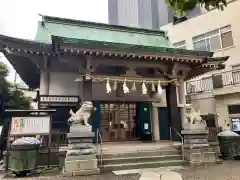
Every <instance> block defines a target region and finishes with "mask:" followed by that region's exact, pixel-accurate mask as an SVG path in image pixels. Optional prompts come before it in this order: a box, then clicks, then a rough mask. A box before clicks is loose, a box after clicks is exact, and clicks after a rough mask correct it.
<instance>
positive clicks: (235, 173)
mask: <svg viewBox="0 0 240 180" xmlns="http://www.w3.org/2000/svg"><path fill="white" fill-rule="evenodd" d="M174 171H176V172H179V173H181V174H182V175H183V180H240V161H224V163H223V164H217V165H211V166H208V167H198V168H185V169H176V170H174ZM2 179H6V180H7V179H8V180H12V179H13V178H2ZM14 179H15V178H14ZM18 179H19V180H35V179H36V180H37V179H38V180H52V179H56V180H139V179H140V174H122V175H115V174H114V173H106V174H100V175H95V176H88V177H87V176H79V177H61V176H57V175H53V174H52V175H46V176H41V177H29V178H18Z"/></svg>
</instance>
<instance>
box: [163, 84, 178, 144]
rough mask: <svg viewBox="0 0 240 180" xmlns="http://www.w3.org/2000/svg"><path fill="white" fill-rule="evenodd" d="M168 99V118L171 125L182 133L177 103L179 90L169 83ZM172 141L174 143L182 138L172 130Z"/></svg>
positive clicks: (167, 88)
mask: <svg viewBox="0 0 240 180" xmlns="http://www.w3.org/2000/svg"><path fill="white" fill-rule="evenodd" d="M166 98H167V107H168V112H169V114H168V118H169V125H170V126H171V127H172V128H174V129H175V130H177V131H178V132H179V133H180V131H181V121H180V112H179V109H178V102H177V89H176V85H174V84H171V83H169V84H168V85H167V87H166ZM171 133H172V139H173V140H174V141H179V140H180V137H179V136H178V135H177V133H176V131H174V130H173V129H172V132H171Z"/></svg>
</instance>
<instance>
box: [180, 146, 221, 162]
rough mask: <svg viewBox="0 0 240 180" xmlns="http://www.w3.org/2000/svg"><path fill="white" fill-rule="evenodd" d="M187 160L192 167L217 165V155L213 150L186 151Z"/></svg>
mask: <svg viewBox="0 0 240 180" xmlns="http://www.w3.org/2000/svg"><path fill="white" fill-rule="evenodd" d="M184 157H185V160H186V161H188V163H189V164H190V165H194V166H196V165H197V166H199V165H207V164H215V163H217V160H218V159H217V155H216V153H215V152H214V151H213V150H212V148H197V149H184Z"/></svg>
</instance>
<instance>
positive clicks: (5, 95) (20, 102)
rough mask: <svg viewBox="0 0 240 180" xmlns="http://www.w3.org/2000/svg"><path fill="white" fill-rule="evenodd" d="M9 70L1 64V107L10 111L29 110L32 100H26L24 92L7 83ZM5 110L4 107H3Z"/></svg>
mask: <svg viewBox="0 0 240 180" xmlns="http://www.w3.org/2000/svg"><path fill="white" fill-rule="evenodd" d="M7 75H8V69H7V67H6V65H5V64H3V63H2V62H0V101H1V106H4V108H9V109H28V108H30V100H29V99H28V98H26V97H25V96H24V94H23V92H22V91H20V90H18V89H16V88H15V87H14V86H13V85H12V84H11V83H9V82H7V81H6V76H7ZM2 108H3V107H2Z"/></svg>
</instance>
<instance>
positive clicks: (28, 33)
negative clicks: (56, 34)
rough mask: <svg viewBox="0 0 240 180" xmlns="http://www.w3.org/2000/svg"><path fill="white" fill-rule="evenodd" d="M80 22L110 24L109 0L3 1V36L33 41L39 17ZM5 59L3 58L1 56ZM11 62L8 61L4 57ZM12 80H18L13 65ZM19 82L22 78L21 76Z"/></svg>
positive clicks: (0, 25)
mask: <svg viewBox="0 0 240 180" xmlns="http://www.w3.org/2000/svg"><path fill="white" fill-rule="evenodd" d="M39 13H40V14H43V15H50V16H58V17H65V18H71V19H78V20H86V21H95V22H103V23H107V22H108V7H107V0H0V33H1V34H5V35H8V36H13V37H18V38H25V39H33V38H34V36H35V33H36V29H37V21H38V20H39V16H38V14H39ZM0 56H1V55H0ZM0 59H2V60H3V61H4V62H6V63H7V61H6V59H4V58H1V57H0ZM7 65H8V66H9V68H10V69H11V73H10V75H9V77H8V80H10V81H13V80H14V71H13V68H12V67H11V65H10V64H9V63H8V64H7ZM17 79H18V82H19V81H20V78H19V77H18V78H17Z"/></svg>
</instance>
